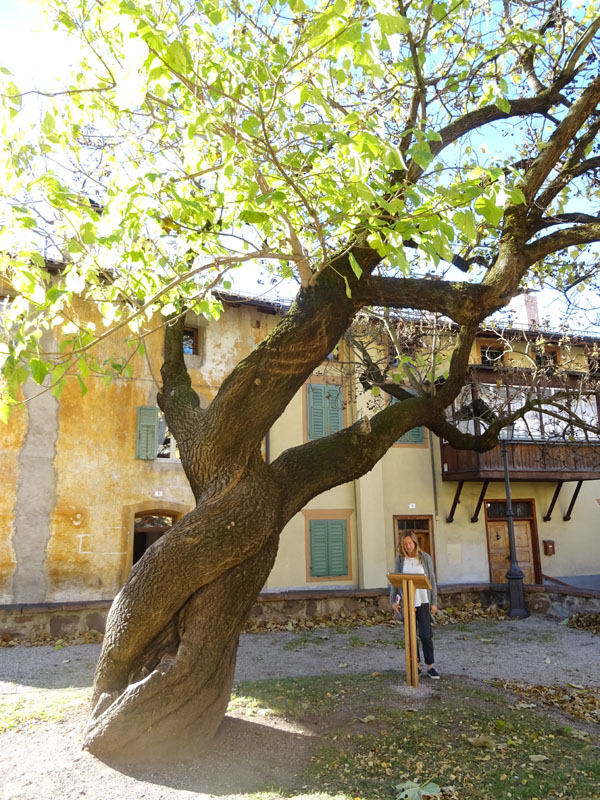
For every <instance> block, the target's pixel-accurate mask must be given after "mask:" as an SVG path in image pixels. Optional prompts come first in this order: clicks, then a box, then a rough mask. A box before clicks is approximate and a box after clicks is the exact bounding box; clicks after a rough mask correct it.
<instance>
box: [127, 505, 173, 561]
mask: <svg viewBox="0 0 600 800" xmlns="http://www.w3.org/2000/svg"><path fill="white" fill-rule="evenodd" d="M174 523H175V516H174V515H171V514H163V513H161V512H160V511H145V512H143V513H141V514H136V515H135V523H134V526H133V564H136V563H137V562H138V561H139V560H140V558H141V557H142V556H143V555H144V553H145V552H146V550H147V549H148V548H149V547H150V546H151V545H152V544H154V542H156V541H157V540H158V539H160V537H161V536H162V535H163V534H164V533H166V532H167V531H168V530H169V528H171V527H172V526H173V525H174Z"/></svg>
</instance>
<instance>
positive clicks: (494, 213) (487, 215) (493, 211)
mask: <svg viewBox="0 0 600 800" xmlns="http://www.w3.org/2000/svg"><path fill="white" fill-rule="evenodd" d="M475 208H476V209H477V211H478V212H479V213H480V214H481V216H482V217H484V219H485V220H486V221H487V222H489V224H490V225H493V226H494V227H497V226H498V225H499V224H500V222H501V220H502V217H503V216H504V209H503V208H500V206H498V205H496V203H494V202H493V200H490V198H489V197H478V198H477V200H475Z"/></svg>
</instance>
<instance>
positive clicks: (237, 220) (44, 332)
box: [0, 0, 600, 755]
mask: <svg viewBox="0 0 600 800" xmlns="http://www.w3.org/2000/svg"><path fill="white" fill-rule="evenodd" d="M48 7H49V10H50V14H51V16H52V18H53V19H55V21H56V23H55V24H56V25H57V26H60V27H61V28H63V29H66V30H67V32H68V33H69V34H70V35H71V36H72V37H74V38H76V39H78V40H79V42H80V44H81V48H82V53H84V55H83V60H82V63H81V64H80V65H79V66H78V67H77V69H76V70H75V72H74V76H73V79H72V81H71V83H70V84H69V85H66V86H64V87H63V88H62V89H60V90H57V92H54V93H47V94H43V93H40V92H37V94H35V95H34V97H37V98H41V100H42V101H43V108H42V111H41V114H40V119H41V121H40V122H38V121H37V120H36V122H35V123H34V124H32V125H31V127H30V128H29V129H28V127H27V120H28V119H30V118H31V114H32V113H33V114H35V113H37V111H38V106H37V105H36V106H35V108H32V100H31V97H30V95H29V94H27V93H20V92H19V89H18V88H17V87H16V86H15V85H14V83H12V82H11V78H10V76H5V77H6V83H5V89H4V117H3V131H2V132H3V141H4V144H3V174H4V175H5V181H4V184H3V186H2V195H3V205H2V219H3V228H2V244H1V245H0V249H1V250H2V252H4V253H5V256H4V261H3V273H2V274H3V277H4V280H5V281H6V282H8V284H9V285H10V286H11V287H12V288H13V289H14V290H15V291H16V292H17V294H18V296H17V299H16V300H15V301H14V302H13V303H12V304H11V305H10V307H9V308H8V309H7V311H6V325H7V329H8V331H9V336H7V337H6V341H5V342H4V343H3V344H2V348H3V351H2V352H3V359H4V361H3V367H2V369H3V380H4V385H3V391H4V400H5V408H7V409H8V408H9V407H10V405H11V404H14V403H15V402H17V401H18V399H19V387H20V386H21V384H22V383H23V382H24V380H25V379H26V377H27V375H28V374H31V375H32V376H33V378H34V380H36V381H37V382H38V383H39V384H40V385H41V386H43V387H48V388H50V389H51V390H52V391H53V392H55V393H56V394H59V393H60V390H61V387H62V385H64V381H65V380H66V375H67V374H69V373H76V374H77V376H78V378H79V379H80V381H81V383H82V386H83V389H84V388H85V380H86V376H87V375H88V374H89V371H90V370H95V369H96V370H99V369H101V368H102V365H100V364H98V362H97V360H95V358H94V355H93V348H94V344H95V342H96V341H97V340H98V338H101V337H103V336H104V335H105V332H102V331H97V330H95V329H93V328H92V327H91V326H90V325H89V324H88V323H87V322H86V321H84V320H81V319H78V318H76V317H75V316H74V314H73V311H72V308H71V305H70V301H71V300H72V297H73V295H74V294H77V293H79V294H80V295H82V296H84V297H85V298H86V299H87V300H88V301H89V302H91V303H95V304H97V306H98V308H99V310H100V311H101V313H102V314H103V317H104V320H105V323H106V325H107V326H108V330H110V331H114V330H116V329H121V330H122V331H123V332H124V333H125V332H127V334H126V335H127V336H128V337H129V339H130V341H131V343H132V346H133V351H136V350H137V349H140V348H141V347H142V341H143V338H142V337H143V333H144V332H145V327H144V326H145V324H146V321H147V320H148V319H150V318H151V316H152V314H154V313H155V312H158V311H159V310H160V313H161V314H162V315H163V317H164V320H165V323H166V325H165V346H164V364H163V367H162V381H163V385H162V391H161V393H160V396H159V404H160V406H161V408H162V409H163V411H164V413H165V417H166V420H167V423H168V426H169V429H170V431H171V432H172V433H173V435H174V436H175V438H176V440H177V443H178V446H179V450H180V454H181V461H182V464H183V467H184V469H185V472H186V475H187V477H188V479H189V482H190V485H191V488H192V490H193V493H194V496H195V498H196V503H197V505H196V507H195V509H194V510H193V511H192V512H191V513H190V514H188V515H187V516H186V517H185V518H184V519H182V520H181V521H180V522H178V523H177V524H176V525H175V526H174V527H173V528H172V530H171V531H170V532H169V533H168V535H166V536H164V537H162V538H161V539H160V540H159V542H158V543H157V544H155V545H154V546H153V547H152V548H150V549H149V550H148V552H147V553H146V554H145V555H144V557H143V558H142V559H141V561H140V562H139V563H138V564H136V566H135V568H134V570H133V572H132V573H131V576H130V578H129V580H128V582H127V584H126V586H125V587H124V588H123V590H122V591H121V592H120V594H119V595H118V597H117V598H116V599H115V602H114V604H113V606H112V609H111V612H110V615H109V619H108V626H107V632H106V637H105V641H104V646H103V649H102V654H101V656H100V660H99V663H98V668H97V672H96V678H95V683H94V693H93V701H92V710H91V712H90V718H89V725H88V728H87V732H86V744H85V746H86V747H87V748H88V749H90V750H91V751H92V752H94V753H96V754H99V755H108V754H111V753H116V752H120V753H121V754H123V753H128V754H133V753H135V752H136V751H137V750H139V749H142V750H143V751H144V752H146V753H147V752H148V751H149V749H150V748H152V747H154V746H159V745H160V743H161V742H163V741H166V740H168V739H169V738H171V737H175V738H178V737H181V736H183V735H187V733H188V732H190V733H191V732H193V734H194V735H195V736H199V737H201V736H206V737H210V736H211V735H212V734H213V733H214V731H215V730H216V729H217V727H218V725H219V723H220V720H221V718H222V715H223V713H224V711H225V708H226V705H227V702H228V699H229V695H230V689H231V682H232V677H233V670H234V664H235V653H236V646H237V641H238V636H239V632H240V629H241V627H242V625H243V622H244V620H245V618H246V615H247V614H248V612H249V609H250V607H251V606H252V604H253V602H254V599H255V597H256V595H257V593H258V591H259V590H260V587H261V586H262V585H263V583H264V581H265V579H266V577H267V575H268V573H269V570H270V568H271V565H272V564H273V560H274V558H275V554H276V551H277V543H278V537H279V534H280V532H281V530H282V528H283V526H284V525H285V524H286V522H287V521H288V520H289V519H290V518H291V517H292V516H293V515H294V514H295V513H296V512H298V511H299V510H300V509H301V508H302V507H303V506H304V505H305V504H306V503H307V502H308V501H309V500H310V499H311V498H312V497H314V496H315V495H317V494H319V493H321V492H323V491H325V490H327V489H329V488H331V487H333V486H336V485H338V484H340V483H343V482H346V481H349V480H352V479H354V478H357V477H359V476H360V475H363V474H364V473H366V472H367V471H368V470H370V469H371V468H372V467H373V465H374V464H375V463H376V462H377V461H378V459H380V458H381V457H382V456H383V454H384V453H385V452H386V450H387V449H388V448H389V447H390V446H391V444H392V443H393V442H394V441H395V440H396V439H397V438H398V437H399V436H400V435H401V434H403V433H404V432H405V431H407V430H409V429H410V428H412V427H415V426H420V425H425V426H427V427H428V428H429V429H430V430H431V431H433V432H434V433H436V434H438V435H440V436H443V437H444V438H446V439H448V440H449V441H451V442H452V443H453V444H455V446H457V447H467V448H474V449H481V450H483V449H486V448H490V447H492V446H494V445H495V444H496V443H497V435H498V432H499V430H500V428H501V426H502V424H504V422H505V420H502V419H499V418H497V419H495V420H493V421H492V423H491V424H490V425H489V427H488V428H487V430H486V431H485V433H483V434H482V435H479V436H475V435H471V434H467V433H463V432H461V431H460V430H459V428H458V427H456V426H454V425H453V424H452V423H451V422H450V421H448V420H447V417H446V413H445V411H446V409H447V408H448V407H449V406H450V405H451V404H452V403H453V401H454V400H455V398H457V397H458V396H459V394H460V392H461V389H462V387H463V384H464V382H465V380H466V375H467V368H468V356H469V351H470V347H471V344H472V342H473V339H474V337H475V335H476V332H477V329H478V326H479V325H480V324H481V323H482V322H483V320H485V319H486V318H487V317H488V316H489V315H490V314H493V313H494V312H495V311H497V310H498V309H500V308H502V307H503V306H504V305H505V304H506V303H508V302H509V300H510V299H511V298H512V297H513V296H514V295H516V294H517V293H518V292H520V291H522V290H523V288H524V287H526V286H527V284H528V282H532V281H533V282H536V281H538V282H539V281H540V280H549V279H550V274H551V276H553V277H554V278H556V280H559V281H560V282H561V286H562V287H565V286H568V285H571V284H573V283H575V282H577V281H578V282H579V285H581V286H585V285H589V284H591V283H592V282H593V280H594V278H595V268H592V267H590V266H589V265H588V264H587V262H585V255H586V252H588V253H589V246H590V245H592V246H593V243H595V242H597V241H598V240H599V239H600V220H599V218H598V216H597V215H596V214H594V213H590V204H592V208H593V207H594V206H593V204H594V202H595V203H596V207H597V197H598V195H599V188H598V178H597V173H598V168H599V167H600V156H599V155H598V131H599V130H600V114H599V102H600V78H599V77H598V46H599V45H600V40H599V36H598V31H599V30H600V16H598V11H599V7H598V3H597V2H591V3H588V4H585V5H581V6H580V5H576V6H575V7H573V6H571V5H570V4H568V3H566V2H562V1H561V0H557V1H556V2H555V1H554V0H553V1H552V2H545V0H540V1H539V2H538V1H537V0H533V2H523V1H521V0H517V2H512V0H507V1H506V2H505V3H504V4H503V5H502V7H501V6H500V4H498V3H491V2H488V1H487V0H477V2H475V3H473V2H466V1H464V2H463V1H462V0H461V1H460V2H455V3H454V2H449V3H446V2H433V1H432V0H414V1H413V2H407V3H405V2H403V0H397V2H395V3H392V2H387V0H372V2H369V1H367V0H335V2H329V1H328V2H316V3H309V4H307V3H305V2H304V0H289V2H279V1H278V0H269V1H268V2H258V3H255V4H249V3H248V4H245V3H238V2H231V3H229V2H223V3H213V2H212V0H201V2H193V3H192V2H186V0H173V1H172V2H170V3H162V2H148V3H146V4H138V3H134V2H128V1H127V0H125V1H124V2H116V0H104V2H102V3H95V2H90V0H73V2H49V3H48ZM22 119H23V120H24V121H23V122H22V123H21V124H20V120H22ZM483 136H486V137H487V143H488V145H487V149H488V151H489V150H491V151H492V155H489V154H488V155H486V153H485V149H486V148H485V146H484V145H485V142H484V140H483V138H482V137H483ZM40 237H41V238H40ZM49 259H54V260H55V262H56V263H55V264H54V265H53V267H55V269H53V270H52V271H51V273H52V274H50V273H49V271H48V260H49ZM249 262H252V263H257V262H258V263H261V264H262V265H264V266H265V267H266V268H267V269H268V270H270V271H271V273H272V274H273V275H274V276H282V277H287V278H292V279H295V280H297V282H298V292H297V295H296V298H295V300H294V302H293V304H292V306H291V308H290V310H289V312H288V313H287V314H286V315H285V316H284V317H283V319H282V320H281V322H280V324H279V325H278V326H277V327H276V328H275V330H274V331H273V332H272V333H271V334H270V335H269V336H268V338H267V339H265V340H264V341H263V342H262V343H261V344H260V345H259V346H258V347H257V348H256V349H255V350H254V352H252V353H251V354H250V355H249V356H248V357H247V358H245V359H244V360H243V361H241V362H240V363H239V364H238V365H237V366H236V367H235V368H234V369H233V371H232V372H231V374H230V375H229V376H228V378H227V379H226V380H225V381H224V382H223V384H222V386H221V388H220V390H219V392H218V394H217V395H216V397H215V399H214V400H213V402H212V403H211V404H210V406H209V407H208V408H206V409H201V408H200V404H199V401H198V397H197V396H196V394H195V393H194V391H193V390H192V389H191V386H190V380H189V376H188V374H187V372H186V368H185V364H184V360H183V355H182V329H183V318H184V314H185V312H186V309H192V310H194V311H196V312H199V313H206V314H210V313H213V312H214V313H216V309H217V307H218V300H216V299H215V295H214V294H213V293H212V290H213V289H214V288H215V287H217V286H225V287H227V273H228V271H230V270H231V269H234V268H236V267H239V266H240V265H243V264H247V263H249ZM451 264H454V265H455V266H454V268H453V269H455V268H456V267H458V268H459V269H461V270H463V272H464V273H465V275H464V278H463V279H461V280H456V279H455V278H453V274H454V273H453V272H449V270H450V269H451ZM427 271H429V273H430V275H434V276H435V277H437V278H439V279H438V280H430V279H428V278H427V277H426V276H425V275H424V273H425V272H427ZM368 307H377V308H379V309H380V310H381V309H389V308H394V309H396V310H402V309H421V310H425V311H428V312H432V313H435V314H440V315H443V316H445V317H448V318H449V319H450V320H452V321H453V323H454V325H455V326H456V336H455V340H454V344H453V352H452V356H451V359H450V361H449V364H448V365H447V367H446V368H445V369H444V374H440V375H437V376H436V377H437V380H429V381H427V380H426V381H423V382H422V383H421V385H420V390H419V392H418V393H417V394H411V393H409V392H406V391H404V390H402V391H398V392H396V396H397V399H398V400H399V401H400V402H397V403H395V404H393V405H388V406H386V407H385V408H384V409H382V410H381V411H379V412H378V413H376V414H375V415H374V416H372V417H371V418H370V419H366V418H365V419H362V420H360V421H359V422H357V423H356V424H354V425H352V426H350V427H349V428H346V429H344V430H342V431H339V432H338V433H335V434H333V435H332V436H330V437H327V438H324V439H319V440H316V441H311V442H309V443H307V444H304V445H301V446H298V447H294V448H292V449H290V450H288V451H286V452H284V453H283V454H282V455H281V456H279V457H278V458H277V459H276V460H275V461H274V462H273V463H271V464H266V463H265V462H264V460H263V458H262V457H261V452H260V445H261V440H262V439H263V437H264V436H265V434H266V433H267V431H268V430H269V428H270V427H271V425H272V424H273V422H274V421H275V420H276V419H277V417H278V416H279V415H280V414H281V413H282V411H283V409H284V408H285V406H286V405H287V403H288V402H289V400H290V399H291V398H292V396H293V395H294V393H295V392H297V391H298V389H299V388H300V387H301V386H302V384H303V382H304V381H305V380H306V378H307V377H308V376H309V375H310V374H311V372H312V371H313V370H314V369H315V368H316V367H317V366H318V365H319V364H320V363H321V362H322V361H323V359H324V358H325V357H326V356H327V354H328V353H330V352H331V350H332V349H333V348H334V347H335V346H336V344H337V343H338V341H339V340H340V337H342V336H343V334H344V332H345V331H346V330H347V329H348V328H349V326H350V325H351V323H352V322H353V320H354V319H355V317H356V315H357V313H359V312H360V311H361V309H364V308H368ZM53 325H54V326H56V327H58V326H59V325H60V326H62V336H61V342H60V348H59V349H58V350H56V348H54V350H55V352H54V353H53V352H51V351H52V349H53V348H52V347H51V346H49V345H47V344H46V343H47V341H49V334H48V331H50V332H52V330H53V328H52V326H53ZM129 367H130V365H129V364H124V363H116V364H114V365H113V367H112V368H113V369H114V370H116V371H117V372H120V371H124V372H126V371H127V370H128V369H129ZM240 409H243V415H242V414H240V413H239V412H240ZM248 420H252V425H248V424H247V421H248Z"/></svg>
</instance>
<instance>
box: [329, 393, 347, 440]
mask: <svg viewBox="0 0 600 800" xmlns="http://www.w3.org/2000/svg"><path fill="white" fill-rule="evenodd" d="M325 401H326V408H327V433H328V434H330V433H335V432H336V431H341V430H342V428H343V427H344V404H343V396H342V387H341V386H335V385H331V384H327V385H326V386H325Z"/></svg>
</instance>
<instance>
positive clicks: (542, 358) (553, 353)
mask: <svg viewBox="0 0 600 800" xmlns="http://www.w3.org/2000/svg"><path fill="white" fill-rule="evenodd" d="M535 363H536V365H537V368H538V369H539V370H542V371H543V372H545V373H546V374H547V375H552V374H553V373H554V372H556V367H557V366H558V350H557V349H556V348H548V347H546V348H545V350H543V351H542V350H538V351H537V352H536V354H535Z"/></svg>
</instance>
